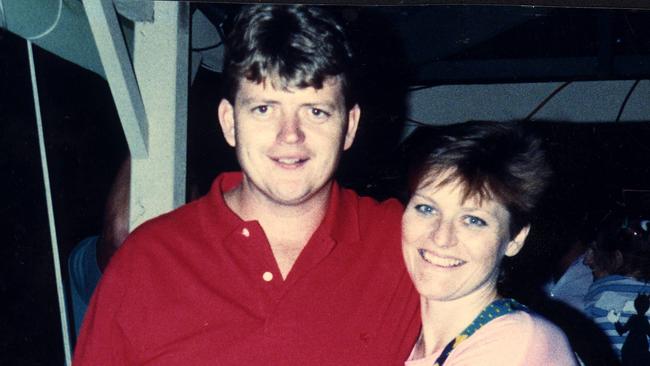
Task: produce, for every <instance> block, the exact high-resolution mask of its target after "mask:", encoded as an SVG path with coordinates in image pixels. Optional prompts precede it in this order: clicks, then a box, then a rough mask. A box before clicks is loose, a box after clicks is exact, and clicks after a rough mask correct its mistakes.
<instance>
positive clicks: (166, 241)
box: [75, 5, 419, 365]
mask: <svg viewBox="0 0 650 366" xmlns="http://www.w3.org/2000/svg"><path fill="white" fill-rule="evenodd" d="M351 62H352V56H351V52H350V47H349V45H348V41H347V39H346V36H345V33H344V32H343V29H342V28H341V26H340V25H339V24H338V23H337V22H336V21H335V20H334V19H333V18H332V16H331V15H329V14H328V13H327V12H325V11H324V10H323V9H318V8H309V7H303V6H290V7H285V6H272V5H261V6H254V7H250V8H245V9H244V10H243V11H242V12H241V14H240V15H239V16H238V18H237V19H236V21H235V25H234V29H233V31H232V34H231V36H230V37H229V39H228V41H227V50H226V60H225V67H224V76H225V81H224V83H225V87H226V89H225V95H226V97H225V99H224V100H222V101H221V102H220V104H219V108H218V115H219V122H220V124H221V128H222V130H223V133H224V137H225V138H226V141H227V142H228V143H229V144H230V145H232V146H233V147H235V149H236V153H237V158H238V161H239V163H240V166H241V169H242V173H226V174H222V175H220V176H219V177H218V178H217V179H216V180H215V182H214V184H213V187H212V189H211V191H210V192H209V193H208V195H207V196H206V197H203V198H201V199H199V200H198V201H195V202H193V203H191V204H188V205H186V206H183V207H181V208H179V209H178V210H176V211H174V212H172V213H169V214H166V215H163V216H161V217H158V218H156V219H154V220H152V221H150V222H148V223H146V224H144V225H142V226H141V227H140V228H138V229H137V230H135V231H134V232H133V233H132V234H131V236H130V237H129V238H128V239H127V242H126V243H125V244H124V245H123V246H122V248H121V249H120V250H119V251H118V253H117V254H116V255H115V256H114V257H113V259H112V261H111V263H110V264H109V267H108V269H107V271H106V273H105V275H104V278H103V279H102V281H101V283H100V285H99V286H98V289H97V291H96V293H95V295H94V297H93V300H92V302H91V305H90V308H89V313H88V315H87V317H86V320H85V322H84V326H83V328H82V331H81V336H80V341H79V343H78V345H77V350H76V354H75V365H90V364H92V365H117V364H120V365H122V364H135V365H139V364H147V365H257V364H264V365H366V364H367V365H398V364H402V363H403V361H404V360H405V359H406V357H407V356H408V354H409V352H410V350H411V347H412V345H413V344H414V342H415V339H416V337H417V333H418V328H419V320H418V319H419V314H418V305H417V303H418V300H417V296H416V294H415V292H414V290H413V288H412V285H411V283H410V280H409V278H408V275H407V274H406V272H405V269H404V266H403V263H402V257H401V252H400V246H399V240H400V217H401V212H402V209H401V206H400V205H399V204H398V203H397V202H396V201H388V202H386V203H383V204H379V203H377V202H375V201H373V200H371V199H369V198H360V197H358V196H357V195H356V194H355V193H354V192H352V191H350V190H346V189H343V188H341V187H339V186H338V185H337V184H336V183H335V182H333V174H334V171H335V169H336V166H337V163H338V160H339V157H340V154H341V152H342V151H343V150H345V149H347V148H349V147H350V146H351V145H352V142H353V141H354V137H355V133H356V130H357V125H358V122H359V118H360V114H361V111H360V108H359V106H358V105H357V104H356V102H355V100H354V94H353V93H352V86H353V80H352V78H351V75H350V70H351Z"/></svg>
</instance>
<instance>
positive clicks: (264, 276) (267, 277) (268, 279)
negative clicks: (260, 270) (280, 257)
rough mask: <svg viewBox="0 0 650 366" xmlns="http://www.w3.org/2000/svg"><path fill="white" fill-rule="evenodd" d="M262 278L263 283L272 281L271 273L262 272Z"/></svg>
mask: <svg viewBox="0 0 650 366" xmlns="http://www.w3.org/2000/svg"><path fill="white" fill-rule="evenodd" d="M262 278H263V279H264V281H266V282H270V281H271V280H272V279H273V273H271V272H264V274H263V275H262Z"/></svg>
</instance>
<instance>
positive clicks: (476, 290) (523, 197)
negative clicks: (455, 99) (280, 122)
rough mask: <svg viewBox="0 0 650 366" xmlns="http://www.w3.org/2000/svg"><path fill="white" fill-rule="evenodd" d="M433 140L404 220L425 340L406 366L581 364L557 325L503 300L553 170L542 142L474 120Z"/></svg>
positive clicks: (414, 177)
mask: <svg viewBox="0 0 650 366" xmlns="http://www.w3.org/2000/svg"><path fill="white" fill-rule="evenodd" d="M436 139H437V140H438V141H432V138H430V137H426V136H425V137H422V138H420V139H419V140H417V141H414V143H415V144H416V149H418V150H419V153H420V154H419V155H421V156H422V158H421V159H419V160H418V161H417V163H416V164H415V169H414V171H413V173H412V174H410V176H411V188H412V189H411V191H412V192H413V193H412V195H411V198H410V201H409V203H408V205H407V208H406V211H405V213H404V216H403V219H402V251H403V255H404V260H405V262H406V267H407V269H408V271H409V273H410V276H411V279H412V280H413V282H414V284H415V287H416V289H417V290H418V292H419V293H420V299H421V300H420V302H421V315H422V332H421V335H420V338H419V339H418V341H417V343H416V345H415V346H414V348H413V351H412V353H411V356H410V358H409V360H408V361H407V362H406V365H427V366H431V365H438V366H442V365H443V364H444V365H445V366H450V365H533V366H534V365H539V366H542V365H543V366H548V365H575V364H576V361H575V358H574V355H573V352H572V351H571V349H570V347H569V345H568V342H567V340H566V337H565V336H564V334H563V333H562V331H560V330H559V329H558V328H557V327H556V326H554V325H552V324H551V323H549V322H548V321H546V320H544V319H543V318H541V317H539V316H537V315H535V314H533V313H531V312H530V311H528V310H527V309H526V308H525V307H524V306H522V305H520V304H518V303H517V302H516V301H514V300H512V299H504V298H502V297H500V296H499V294H498V292H497V278H498V277H499V272H500V270H499V267H500V264H501V260H502V259H503V257H504V256H514V255H515V254H517V252H519V250H520V249H521V248H522V246H523V244H524V241H525V239H526V236H527V235H528V232H529V230H530V225H529V219H530V215H531V211H532V210H533V208H534V206H535V203H536V202H537V200H538V198H539V197H540V195H541V193H542V190H543V188H544V183H545V182H546V181H547V180H548V178H549V175H550V172H549V169H548V167H547V165H546V163H545V161H544V156H543V153H542V151H541V149H540V142H539V141H538V140H537V139H535V138H533V137H532V136H530V135H528V134H526V133H525V132H524V130H523V129H522V128H521V127H520V126H518V125H515V124H511V123H489V122H470V123H466V124H462V125H459V126H457V127H455V128H454V129H453V130H451V131H450V132H449V133H448V134H446V135H442V136H441V137H437V138H436Z"/></svg>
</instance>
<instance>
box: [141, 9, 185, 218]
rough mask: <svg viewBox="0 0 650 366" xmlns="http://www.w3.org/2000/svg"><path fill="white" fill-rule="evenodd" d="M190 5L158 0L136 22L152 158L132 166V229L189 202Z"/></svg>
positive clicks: (143, 98) (142, 88)
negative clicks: (148, 15)
mask: <svg viewBox="0 0 650 366" xmlns="http://www.w3.org/2000/svg"><path fill="white" fill-rule="evenodd" d="M188 47H189V5H188V4H187V3H185V2H171V1H169V2H168V1H156V2H154V21H153V22H144V23H136V25H135V39H134V57H133V63H134V68H135V72H136V75H137V79H138V84H139V87H140V93H141V94H142V100H143V101H144V106H145V110H146V113H147V117H148V120H149V126H148V128H149V141H148V146H149V149H148V152H149V154H148V156H147V158H146V159H133V161H132V166H131V174H132V175H131V205H130V212H129V214H130V225H131V226H130V227H131V229H133V228H135V227H136V226H138V225H139V224H141V223H142V222H143V221H145V220H147V219H149V218H152V217H154V216H158V215H160V214H162V213H165V212H168V211H170V210H172V209H173V208H175V207H178V206H179V205H181V204H183V203H184V202H185V158H186V137H187V94H188V74H189V71H188V58H189V48H188Z"/></svg>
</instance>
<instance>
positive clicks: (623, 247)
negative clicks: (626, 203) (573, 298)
mask: <svg viewBox="0 0 650 366" xmlns="http://www.w3.org/2000/svg"><path fill="white" fill-rule="evenodd" d="M649 232H650V220H648V219H638V218H632V219H630V218H628V217H617V218H616V217H615V218H613V219H610V220H608V222H606V223H605V224H604V225H602V227H601V229H600V230H599V233H598V235H597V238H596V241H595V242H594V243H593V244H592V247H591V248H590V249H589V250H588V251H587V254H586V256H585V264H587V265H588V266H589V267H591V270H592V273H593V275H594V283H593V284H592V285H591V286H590V287H589V290H588V291H587V295H586V296H585V312H586V313H587V314H588V315H589V316H590V317H591V318H592V319H593V320H594V322H595V323H596V324H598V326H600V327H601V329H602V330H603V331H604V332H605V334H607V336H608V337H609V340H610V343H611V345H612V348H613V350H614V351H615V352H616V354H617V355H618V356H619V357H620V360H621V362H622V365H623V366H627V365H650V346H649V345H648V337H650V322H649V321H648V316H647V315H646V314H648V309H649V308H650V297H649V296H650V234H649Z"/></svg>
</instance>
